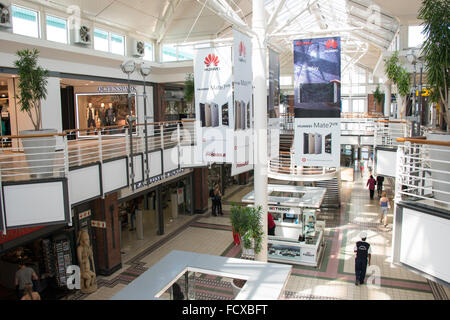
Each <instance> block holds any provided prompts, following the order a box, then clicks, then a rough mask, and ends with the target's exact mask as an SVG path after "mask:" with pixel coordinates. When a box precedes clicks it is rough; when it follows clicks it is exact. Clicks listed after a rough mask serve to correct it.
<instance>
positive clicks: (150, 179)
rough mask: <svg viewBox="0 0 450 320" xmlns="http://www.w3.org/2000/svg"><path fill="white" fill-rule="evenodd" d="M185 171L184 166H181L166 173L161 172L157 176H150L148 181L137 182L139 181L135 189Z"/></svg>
mask: <svg viewBox="0 0 450 320" xmlns="http://www.w3.org/2000/svg"><path fill="white" fill-rule="evenodd" d="M183 172H184V168H180V169H176V170H172V171H169V172H166V173H165V174H161V175H159V176H155V177H152V178H149V179H148V180H147V181H141V182H137V183H135V184H134V189H140V188H143V187H146V186H149V185H151V184H154V183H156V182H158V181H161V180H164V179H167V178H169V177H172V176H174V175H177V174H180V173H183Z"/></svg>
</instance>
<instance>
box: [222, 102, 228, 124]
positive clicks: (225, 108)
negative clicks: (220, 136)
mask: <svg viewBox="0 0 450 320" xmlns="http://www.w3.org/2000/svg"><path fill="white" fill-rule="evenodd" d="M228 124H229V120H228V103H225V104H224V105H223V106H222V125H224V126H228Z"/></svg>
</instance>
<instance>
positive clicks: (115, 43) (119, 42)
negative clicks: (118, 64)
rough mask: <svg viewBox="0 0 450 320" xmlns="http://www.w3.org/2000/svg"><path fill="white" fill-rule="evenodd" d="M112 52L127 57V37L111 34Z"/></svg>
mask: <svg viewBox="0 0 450 320" xmlns="http://www.w3.org/2000/svg"><path fill="white" fill-rule="evenodd" d="M111 52H112V53H115V54H120V55H122V56H123V55H125V37H124V36H119V35H118V34H114V33H111Z"/></svg>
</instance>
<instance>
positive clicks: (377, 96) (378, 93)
mask: <svg viewBox="0 0 450 320" xmlns="http://www.w3.org/2000/svg"><path fill="white" fill-rule="evenodd" d="M373 98H374V99H375V101H376V102H378V104H382V103H383V101H384V92H382V91H381V90H380V86H379V85H378V86H377V88H376V89H375V91H374V92H373Z"/></svg>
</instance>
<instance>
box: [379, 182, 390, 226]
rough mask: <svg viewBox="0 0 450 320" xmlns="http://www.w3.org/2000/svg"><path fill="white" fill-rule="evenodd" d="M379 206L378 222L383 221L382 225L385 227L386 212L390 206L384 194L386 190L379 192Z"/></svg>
mask: <svg viewBox="0 0 450 320" xmlns="http://www.w3.org/2000/svg"><path fill="white" fill-rule="evenodd" d="M380 207H381V217H380V223H383V224H384V227H387V214H388V211H389V209H390V208H391V206H390V204H389V198H388V197H387V196H386V191H383V193H382V194H381V198H380Z"/></svg>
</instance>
